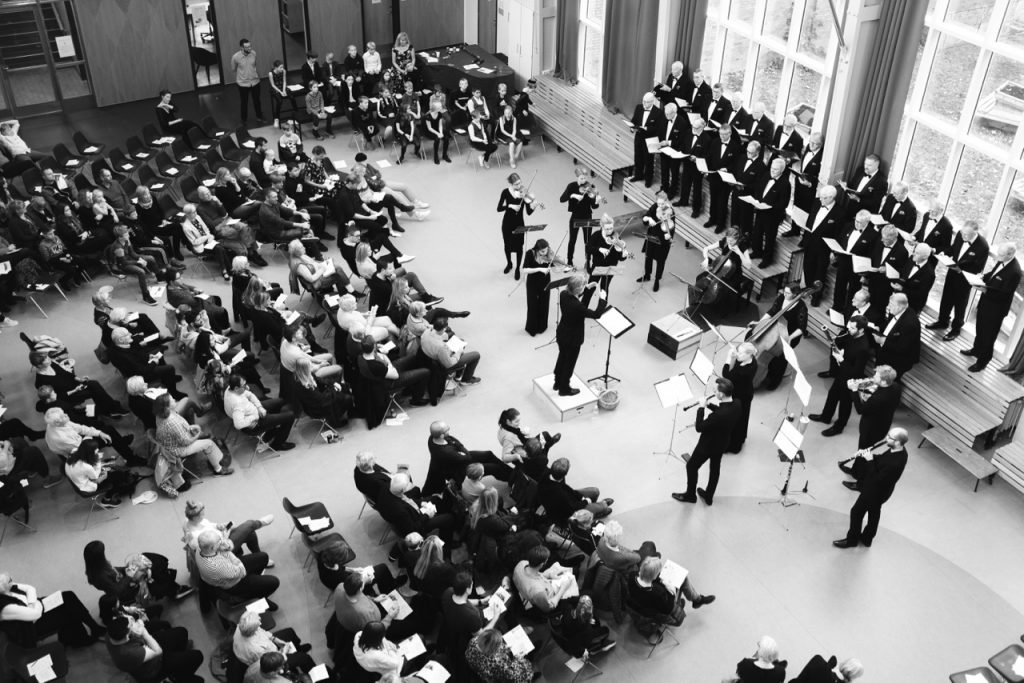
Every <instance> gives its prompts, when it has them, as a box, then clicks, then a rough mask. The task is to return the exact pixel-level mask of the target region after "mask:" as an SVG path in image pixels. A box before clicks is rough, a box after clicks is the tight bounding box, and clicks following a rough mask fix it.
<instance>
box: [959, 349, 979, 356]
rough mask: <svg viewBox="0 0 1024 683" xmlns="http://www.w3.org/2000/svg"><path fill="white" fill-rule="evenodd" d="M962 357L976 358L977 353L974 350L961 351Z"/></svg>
mask: <svg viewBox="0 0 1024 683" xmlns="http://www.w3.org/2000/svg"><path fill="white" fill-rule="evenodd" d="M960 355H962V356H974V355H977V352H976V351H975V350H974V349H960Z"/></svg>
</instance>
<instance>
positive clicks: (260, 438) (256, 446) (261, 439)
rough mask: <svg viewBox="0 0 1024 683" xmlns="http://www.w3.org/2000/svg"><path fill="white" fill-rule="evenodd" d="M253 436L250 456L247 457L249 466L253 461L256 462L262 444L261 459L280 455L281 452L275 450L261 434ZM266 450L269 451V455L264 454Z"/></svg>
mask: <svg viewBox="0 0 1024 683" xmlns="http://www.w3.org/2000/svg"><path fill="white" fill-rule="evenodd" d="M255 436H256V443H255V444H254V445H253V448H252V457H251V458H249V467H252V466H253V463H255V462H256V459H257V458H259V457H260V453H261V451H260V446H263V451H262V453H263V458H262V459H263V460H270V459H271V458H280V457H281V454H280V453H279V452H277V450H275V449H274V447H273V446H271V445H270V444H269V443H267V442H266V440H265V439H264V435H263V434H256V435H255ZM267 451H270V454H269V455H267V454H266V452H267Z"/></svg>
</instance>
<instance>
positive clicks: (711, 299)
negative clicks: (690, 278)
mask: <svg viewBox="0 0 1024 683" xmlns="http://www.w3.org/2000/svg"><path fill="white" fill-rule="evenodd" d="M718 247H719V249H720V250H721V253H720V254H719V255H718V256H717V257H716V258H714V259H712V258H711V256H710V249H708V250H706V251H705V260H704V272H702V273H700V274H699V275H698V276H697V279H696V282H695V283H694V285H693V286H692V287H690V289H689V293H690V306H691V309H693V310H696V309H697V308H698V307H704V308H711V307H713V308H715V309H716V310H718V311H722V310H725V308H726V307H725V305H724V304H723V303H722V302H727V301H730V300H731V299H730V295H731V294H733V292H736V291H738V290H739V286H740V282H741V281H742V280H743V268H744V267H748V268H749V267H750V248H749V247H748V246H747V243H746V238H743V237H741V236H740V231H739V230H737V229H736V228H729V229H728V230H726V231H725V236H724V237H722V239H721V240H719V242H718ZM709 273H710V275H709ZM719 281H721V282H724V283H725V284H726V285H728V286H729V287H730V288H731V289H732V292H730V291H728V290H727V289H726V288H725V287H722V286H721V284H720V283H719Z"/></svg>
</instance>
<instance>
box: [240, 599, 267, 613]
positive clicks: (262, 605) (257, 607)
mask: <svg viewBox="0 0 1024 683" xmlns="http://www.w3.org/2000/svg"><path fill="white" fill-rule="evenodd" d="M268 609H270V603H268V602H267V599H266V598H260V599H259V600H257V601H256V602H253V603H250V604H248V605H246V606H245V611H246V612H255V613H256V614H263V613H264V612H266V611H267V610H268Z"/></svg>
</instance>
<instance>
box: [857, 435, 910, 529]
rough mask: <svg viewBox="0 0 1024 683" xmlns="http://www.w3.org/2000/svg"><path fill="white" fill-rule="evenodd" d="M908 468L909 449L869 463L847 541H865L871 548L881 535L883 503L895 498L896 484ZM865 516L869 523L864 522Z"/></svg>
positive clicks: (862, 480)
mask: <svg viewBox="0 0 1024 683" xmlns="http://www.w3.org/2000/svg"><path fill="white" fill-rule="evenodd" d="M906 467H907V451H906V449H905V448H900V449H899V450H890V451H886V452H884V453H881V454H879V455H876V456H874V457H873V458H872V459H871V460H870V461H868V462H866V463H865V467H864V469H865V473H864V476H863V478H862V479H861V480H860V495H859V496H858V497H857V502H855V503H854V504H853V507H852V508H851V509H850V529H849V531H848V532H847V534H846V541H847V542H848V543H850V544H853V545H856V544H857V543H858V542H861V541H863V542H864V543H865V545H871V541H872V539H873V538H874V537H875V534H876V533H878V521H879V519H880V518H881V516H882V504H883V503H885V502H886V501H887V500H889V498H890V497H891V496H892V493H893V491H894V490H895V488H896V483H897V482H898V481H899V480H900V477H902V476H903V470H904V469H906ZM864 515H867V517H868V523H867V525H866V526H864V527H863V529H862V528H861V527H862V525H863V523H864Z"/></svg>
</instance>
